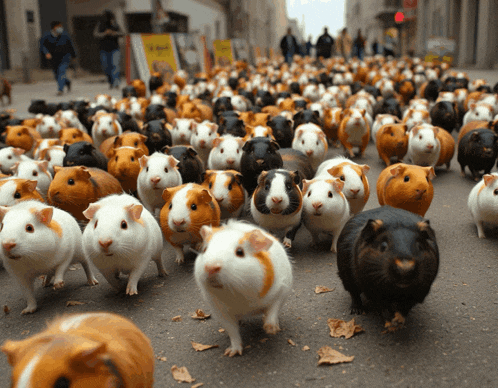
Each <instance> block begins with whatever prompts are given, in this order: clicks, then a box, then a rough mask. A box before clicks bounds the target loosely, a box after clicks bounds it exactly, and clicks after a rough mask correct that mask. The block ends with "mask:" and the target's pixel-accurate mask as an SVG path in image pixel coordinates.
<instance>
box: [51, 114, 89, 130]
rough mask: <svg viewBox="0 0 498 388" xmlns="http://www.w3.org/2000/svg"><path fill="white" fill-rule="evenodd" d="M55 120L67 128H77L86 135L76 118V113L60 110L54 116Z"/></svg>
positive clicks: (83, 127)
mask: <svg viewBox="0 0 498 388" xmlns="http://www.w3.org/2000/svg"><path fill="white" fill-rule="evenodd" d="M54 117H55V119H56V120H58V121H61V122H62V123H64V124H65V126H66V127H68V128H78V129H79V130H81V131H83V132H85V133H88V131H87V130H86V128H85V126H84V125H83V124H82V123H81V121H80V119H79V118H78V113H77V112H76V111H75V110H73V109H68V110H60V111H58V112H57V113H56V114H55V116H54Z"/></svg>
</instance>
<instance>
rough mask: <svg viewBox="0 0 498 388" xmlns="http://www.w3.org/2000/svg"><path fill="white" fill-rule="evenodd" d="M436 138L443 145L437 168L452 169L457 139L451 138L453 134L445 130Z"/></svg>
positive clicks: (440, 131)
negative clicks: (444, 166) (443, 166)
mask: <svg viewBox="0 0 498 388" xmlns="http://www.w3.org/2000/svg"><path fill="white" fill-rule="evenodd" d="M436 138H437V139H438V141H439V144H441V152H440V153H439V158H438V160H437V162H436V167H437V166H442V165H443V164H445V165H446V169H447V170H449V169H450V165H451V159H453V155H455V139H453V136H451V133H450V132H448V131H445V130H443V129H439V131H438V133H437V135H436Z"/></svg>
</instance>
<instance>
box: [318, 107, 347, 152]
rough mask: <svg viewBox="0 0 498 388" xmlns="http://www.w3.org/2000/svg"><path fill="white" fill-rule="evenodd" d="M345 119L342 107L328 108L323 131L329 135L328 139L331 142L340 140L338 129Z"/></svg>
mask: <svg viewBox="0 0 498 388" xmlns="http://www.w3.org/2000/svg"><path fill="white" fill-rule="evenodd" d="M342 119H343V111H342V108H339V107H335V108H330V109H326V110H325V112H324V117H323V128H322V129H323V132H325V135H326V136H327V139H328V140H329V142H331V143H335V142H337V140H339V137H338V134H337V133H338V131H339V125H341V121H342Z"/></svg>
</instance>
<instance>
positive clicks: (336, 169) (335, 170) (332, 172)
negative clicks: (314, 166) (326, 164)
mask: <svg viewBox="0 0 498 388" xmlns="http://www.w3.org/2000/svg"><path fill="white" fill-rule="evenodd" d="M340 171H341V167H340V166H334V167H332V168H329V169H328V170H327V172H328V173H329V174H330V175H332V176H336V175H338V174H339V173H340Z"/></svg>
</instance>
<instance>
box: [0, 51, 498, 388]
mask: <svg viewBox="0 0 498 388" xmlns="http://www.w3.org/2000/svg"><path fill="white" fill-rule="evenodd" d="M148 89H149V92H150V97H149V98H147V97H146V95H147V87H146V84H145V83H144V82H143V81H141V80H134V81H133V82H132V83H131V84H130V85H129V86H126V87H125V88H123V91H122V92H123V98H122V99H121V100H116V99H114V98H111V96H109V95H106V94H99V95H97V96H96V97H95V101H87V100H76V101H68V102H63V103H59V104H52V103H48V104H47V103H46V102H45V101H42V100H34V101H32V102H31V105H30V107H29V112H30V113H32V114H34V116H33V117H31V118H26V119H22V118H18V117H14V116H12V114H11V113H8V112H3V113H1V114H0V131H1V133H2V136H3V138H2V141H3V142H4V144H3V145H2V148H1V149H0V169H1V172H2V174H4V176H3V177H2V180H0V220H1V227H0V244H1V250H0V254H1V257H2V261H3V266H4V267H5V269H6V270H7V271H8V273H9V274H10V275H11V276H13V277H14V278H15V279H16V280H17V282H18V283H19V285H20V289H21V291H22V292H23V294H24V297H25V298H26V300H27V306H26V308H25V309H24V310H23V311H22V314H28V313H33V312H35V311H36V309H37V301H36V298H35V291H34V280H35V278H37V277H40V276H41V277H42V278H43V286H53V287H54V288H60V287H63V286H64V273H65V271H66V270H67V269H68V267H69V266H70V265H71V264H72V263H74V262H79V263H81V264H82V266H83V268H84V270H85V273H86V277H87V281H88V283H89V284H90V285H96V284H98V281H97V279H96V278H95V276H94V274H93V272H92V271H93V269H92V268H93V266H94V267H96V268H97V269H98V271H100V273H101V274H102V275H103V276H104V278H105V279H106V280H107V281H108V282H109V283H110V285H111V286H113V287H115V288H116V289H121V287H122V286H123V283H122V279H120V275H121V274H127V275H129V276H128V278H127V281H126V289H125V292H126V294H128V295H134V294H137V293H138V288H137V285H138V282H139V280H140V277H141V276H142V275H143V274H144V272H145V270H146V267H147V266H148V264H149V263H150V261H151V260H153V261H154V262H155V263H156V265H157V270H158V274H159V276H164V275H165V274H166V271H165V268H164V264H163V258H164V256H168V257H171V259H173V257H174V260H175V261H176V263H178V264H179V265H181V264H182V263H183V262H184V260H185V258H184V252H185V249H191V250H193V251H194V252H196V253H197V257H196V260H195V266H194V277H195V280H196V283H197V285H198V287H199V289H200V291H201V294H202V295H203V297H204V299H205V300H206V302H207V303H208V305H209V306H210V308H211V309H212V311H213V312H214V314H215V316H216V318H217V319H218V320H219V322H220V324H221V326H222V327H224V328H225V330H226V332H227V334H228V335H229V338H230V346H229V347H228V348H227V349H226V351H225V355H228V356H234V355H242V349H243V346H242V339H241V336H240V333H239V323H238V321H239V319H241V318H242V317H244V316H248V315H253V314H258V313H262V314H264V316H263V324H264V326H263V328H264V330H265V331H266V332H267V333H270V334H275V333H277V332H278V331H279V330H280V329H279V321H278V313H279V309H280V307H281V306H282V304H283V302H284V300H285V299H286V297H287V296H288V295H289V293H290V292H291V290H292V281H293V276H292V267H291V264H290V261H289V257H288V251H289V249H292V242H293V240H294V238H295V236H296V233H297V232H298V231H299V229H300V228H301V226H304V228H306V229H307V230H308V231H309V232H310V233H311V236H312V241H311V244H310V245H311V246H315V247H317V246H319V242H320V237H322V236H323V235H326V236H328V238H331V245H330V251H331V252H333V253H336V254H337V267H338V273H339V277H340V279H341V280H342V283H343V285H344V288H345V289H346V290H347V291H348V292H349V293H350V294H351V298H352V307H351V311H352V313H356V314H360V313H363V312H365V311H367V310H368V311H370V310H378V311H380V312H382V313H383V316H384V317H385V319H386V327H387V328H388V329H389V330H390V331H395V330H397V329H398V328H400V327H402V326H403V325H404V323H405V317H406V316H407V314H408V313H409V311H410V309H411V308H412V307H413V306H414V305H415V304H417V303H422V302H423V300H424V298H425V297H426V296H427V294H428V293H429V291H430V288H431V285H432V283H433V281H434V279H435V278H436V275H437V272H438V266H439V251H438V245H437V242H436V238H435V233H434V230H433V229H432V228H431V226H430V224H429V221H427V220H426V219H424V218H423V217H424V215H425V213H426V212H427V210H428V208H429V206H430V204H431V201H432V198H433V195H434V189H433V185H432V182H431V181H432V179H434V177H435V168H437V167H439V168H444V167H446V168H448V169H449V167H450V161H451V160H452V158H453V156H454V152H455V148H456V151H457V152H458V158H457V159H458V162H459V164H460V166H461V172H462V175H463V176H465V174H466V171H465V167H468V169H469V170H470V173H471V178H472V179H474V180H475V181H478V183H477V184H476V186H475V188H474V189H473V190H472V191H471V193H470V196H469V200H468V205H469V209H470V212H471V214H472V217H473V218H474V221H475V223H476V225H477V230H478V235H479V237H481V238H484V237H485V234H484V230H483V223H484V222H491V223H496V222H497V220H498V208H497V207H496V206H495V205H494V203H495V201H494V200H493V197H494V196H496V195H498V174H496V173H491V169H492V168H493V167H494V165H495V163H496V160H497V157H498V136H497V134H496V133H497V132H498V84H497V85H494V87H491V86H490V85H488V84H487V82H486V81H485V80H482V79H478V80H473V81H472V82H470V80H469V78H468V76H467V75H466V74H465V73H460V72H455V71H453V70H451V69H450V68H449V67H448V66H447V65H446V64H439V65H436V64H432V63H424V62H422V61H421V60H419V59H417V58H408V57H404V58H400V59H389V60H388V59H386V58H384V57H382V56H376V57H369V58H366V59H365V60H364V61H360V60H358V59H353V60H351V61H349V62H347V63H346V62H344V60H342V59H338V58H333V59H327V60H323V61H320V60H314V59H311V58H302V59H298V60H296V61H295V62H293V63H292V64H291V65H288V64H286V63H284V62H283V60H282V59H280V60H272V61H270V60H261V61H259V62H258V64H257V66H251V65H248V64H247V63H245V62H236V63H235V64H234V65H233V66H231V67H215V68H214V69H213V71H212V72H210V73H199V74H196V77H195V78H193V79H190V80H189V79H188V77H187V74H186V73H185V72H183V71H178V72H177V73H176V74H175V76H174V78H173V79H172V82H171V83H167V82H164V81H163V79H162V78H161V75H160V74H153V75H152V76H151V78H150V80H149V85H148ZM453 131H456V132H457V133H458V136H453V135H452V132H453ZM331 147H335V148H340V147H342V149H343V150H344V154H343V156H336V157H333V158H331V159H327V160H326V155H327V152H328V150H329V148H331ZM367 147H376V148H377V150H378V154H379V158H380V159H381V160H382V161H383V162H384V163H385V164H386V168H385V170H383V171H382V173H381V174H380V176H379V178H378V180H377V183H376V189H377V197H378V201H379V204H380V205H381V207H379V208H376V209H372V210H368V211H363V209H364V207H365V204H366V203H367V201H368V199H369V196H370V185H369V181H368V178H367V175H368V171H369V169H370V167H369V166H368V165H366V164H361V160H362V158H363V156H364V153H365V150H366V148H367ZM355 151H357V152H356V153H355ZM338 152H340V151H338ZM353 159H354V160H355V161H353ZM482 172H484V175H481V173H482ZM241 218H245V219H246V220H241ZM164 252H167V253H168V255H163V253H164ZM91 264H93V266H92V265H91ZM123 288H124V286H123ZM109 327H112V336H114V339H113V340H112V341H111V340H110V337H111V335H110V334H109V333H108V332H107V331H109ZM54 338H57V341H55V340H53V339H54ZM2 351H3V352H4V353H6V354H7V356H8V359H9V362H10V364H11V365H12V367H13V372H12V380H13V382H14V385H15V382H16V381H23V382H24V384H26V383H27V382H28V380H29V379H34V380H32V381H37V380H36V378H40V376H42V374H43V370H44V363H43V360H42V358H41V357H42V353H43V354H46V355H53V357H56V355H60V354H61V353H68V354H69V353H70V357H73V358H74V360H81V359H82V358H83V359H85V360H87V361H88V363H87V364H85V365H86V367H84V368H83V367H81V368H80V369H78V373H82V374H84V373H86V372H87V371H86V369H85V368H87V369H88V368H91V367H90V364H91V363H93V364H92V368H94V369H92V370H94V371H97V370H98V372H96V373H94V374H93V375H92V377H91V379H94V380H92V381H91V382H90V380H89V384H91V386H114V385H112V384H118V383H119V384H121V385H116V386H127V387H132V386H133V387H135V386H146V387H151V386H152V374H153V365H154V359H153V357H154V356H153V351H152V348H151V345H150V341H149V340H148V339H147V337H145V335H144V334H143V333H141V331H140V330H139V329H138V328H137V327H136V326H135V325H134V324H133V323H132V322H130V321H129V320H127V319H125V318H123V317H120V316H117V315H115V314H110V313H87V314H80V315H70V316H65V317H62V318H59V319H58V320H56V321H54V322H52V323H51V324H50V325H49V326H48V328H47V329H46V330H45V331H44V332H42V333H39V334H37V335H35V336H33V337H30V338H28V339H26V340H24V341H18V342H14V341H7V342H5V344H4V345H3V347H2ZM28 362H29V365H30V373H29V375H26V373H24V372H23V371H24V369H25V368H26V364H27V363H28ZM75 365H76V364H75ZM78 365H80V364H78ZM81 365H82V364H81ZM97 366H98V368H97ZM75 373H76V372H75ZM37 376H38V377H37ZM40 381H41V380H40ZM95 384H97V385H95ZM107 384H109V385H107ZM22 386H25V385H22ZM37 386H42V385H37ZM43 386H45V385H43ZM46 386H56V387H63V386H69V385H68V381H67V378H66V377H64V376H62V377H60V378H59V379H58V380H57V381H53V382H50V383H47V385H46Z"/></svg>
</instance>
